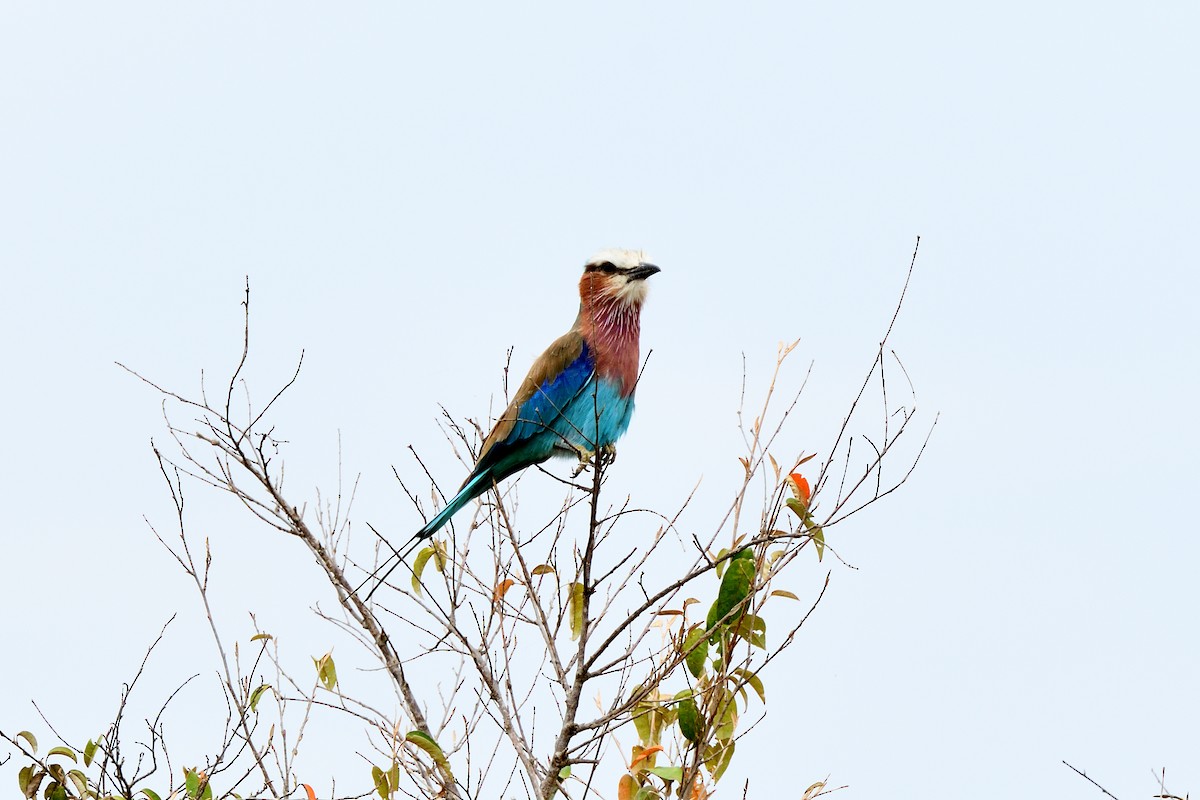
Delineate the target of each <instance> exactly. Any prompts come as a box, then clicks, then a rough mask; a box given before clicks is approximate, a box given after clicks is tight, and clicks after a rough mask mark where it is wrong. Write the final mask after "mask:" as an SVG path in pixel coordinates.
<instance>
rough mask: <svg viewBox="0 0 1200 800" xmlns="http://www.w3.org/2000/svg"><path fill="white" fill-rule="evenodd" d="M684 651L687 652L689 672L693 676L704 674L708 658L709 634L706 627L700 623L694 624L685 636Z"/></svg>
mask: <svg viewBox="0 0 1200 800" xmlns="http://www.w3.org/2000/svg"><path fill="white" fill-rule="evenodd" d="M683 652H684V653H686V654H687V655H685V656H684V660H685V662H686V663H687V668H688V672H690V673H692V677H694V678H699V677H700V676H701V675H702V674H704V663H705V661H707V660H708V636H707V635H706V634H705V632H704V628H702V627H700V626H699V625H693V626H692V629H691V630H689V631H688V632H687V636H685V637H683Z"/></svg>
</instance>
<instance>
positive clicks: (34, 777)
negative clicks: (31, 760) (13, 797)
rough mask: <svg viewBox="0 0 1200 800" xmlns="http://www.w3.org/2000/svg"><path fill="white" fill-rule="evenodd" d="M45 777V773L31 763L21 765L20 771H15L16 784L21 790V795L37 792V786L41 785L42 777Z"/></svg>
mask: <svg viewBox="0 0 1200 800" xmlns="http://www.w3.org/2000/svg"><path fill="white" fill-rule="evenodd" d="M45 777H46V773H44V772H42V771H41V770H40V769H37V768H36V767H35V765H33V764H30V765H29V766H26V767H21V771H20V772H18V773H17V786H18V787H19V788H20V790H21V795H22V796H24V797H33V796H34V795H35V794H37V791H38V788H39V787H40V786H41V785H42V779H43V778H45Z"/></svg>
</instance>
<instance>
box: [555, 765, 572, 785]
mask: <svg viewBox="0 0 1200 800" xmlns="http://www.w3.org/2000/svg"><path fill="white" fill-rule="evenodd" d="M569 777H571V765H570V764H567V765H566V766H565V767H563V768H562V769H560V770H559V771H558V779H559V780H560V781H565V780H566V779H567V778H569Z"/></svg>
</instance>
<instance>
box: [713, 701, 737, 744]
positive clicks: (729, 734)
mask: <svg viewBox="0 0 1200 800" xmlns="http://www.w3.org/2000/svg"><path fill="white" fill-rule="evenodd" d="M718 708H719V709H720V717H719V720H720V721H719V722H718V723H717V725H716V730H715V731H713V733H714V735H715V736H716V737H717V738H718V739H733V732H734V731H736V730H737V723H738V709H737V700H736V699H735V698H734V696H733V695H732V694H730V695H728V696H727V697H726V700H725V702H724V703H722V704H720V705H719V706H718Z"/></svg>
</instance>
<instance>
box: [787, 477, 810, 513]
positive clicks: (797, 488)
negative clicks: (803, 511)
mask: <svg viewBox="0 0 1200 800" xmlns="http://www.w3.org/2000/svg"><path fill="white" fill-rule="evenodd" d="M788 485H789V486H791V487H792V492H793V493H794V494H795V495H796V497H797V498H799V500H800V502H801V503H804V505H808V501H809V500H810V499H812V489H810V488H809V486H808V481H807V480H806V479H805V477H804V476H803V475H801V474H800V473H799V472H793V473H792V474H791V475H789V476H788Z"/></svg>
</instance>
